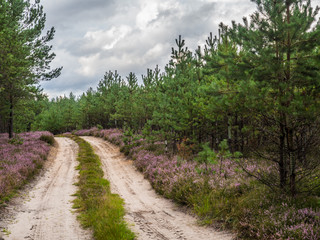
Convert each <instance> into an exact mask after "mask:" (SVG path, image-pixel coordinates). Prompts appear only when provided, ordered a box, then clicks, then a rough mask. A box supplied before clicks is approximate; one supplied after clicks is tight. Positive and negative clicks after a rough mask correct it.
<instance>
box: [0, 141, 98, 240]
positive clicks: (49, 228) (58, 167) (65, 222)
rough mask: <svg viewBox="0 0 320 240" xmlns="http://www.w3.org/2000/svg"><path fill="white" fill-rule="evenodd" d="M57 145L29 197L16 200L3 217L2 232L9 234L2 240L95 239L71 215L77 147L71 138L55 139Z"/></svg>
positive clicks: (74, 190)
mask: <svg viewBox="0 0 320 240" xmlns="http://www.w3.org/2000/svg"><path fill="white" fill-rule="evenodd" d="M56 142H57V143H58V147H57V148H56V149H54V150H53V151H52V152H51V156H49V158H48V161H47V162H46V164H45V167H44V171H43V172H42V174H41V175H40V176H39V177H38V178H37V179H36V180H35V181H34V182H33V183H31V184H30V185H29V186H27V187H26V188H27V193H25V194H23V195H22V196H20V197H18V198H15V199H13V201H12V203H11V204H9V206H8V207H7V208H6V209H5V213H2V216H0V229H1V230H3V229H5V233H7V234H8V233H10V234H9V235H4V236H2V237H3V238H4V239H10V240H23V239H29V240H51V239H52V240H53V239H54V240H60V239H61V240H62V239H63V240H72V239H80V240H85V239H91V238H92V237H91V234H90V233H89V232H88V231H85V230H83V229H81V227H80V225H79V223H78V221H77V220H76V214H75V213H73V212H72V203H71V201H72V200H73V199H74V197H72V196H71V195H72V194H74V193H75V192H76V186H74V185H73V184H74V183H75V182H76V181H77V171H76V170H75V167H76V165H77V161H76V157H77V151H78V145H77V144H76V143H75V142H73V141H72V140H70V139H68V138H56ZM28 188H29V190H28ZM4 215H5V216H6V217H3V216H4ZM0 238H1V236H0Z"/></svg>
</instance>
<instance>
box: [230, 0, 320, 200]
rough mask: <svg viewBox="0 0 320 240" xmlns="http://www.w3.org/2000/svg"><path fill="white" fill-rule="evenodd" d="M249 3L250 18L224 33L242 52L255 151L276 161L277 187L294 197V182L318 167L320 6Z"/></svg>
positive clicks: (281, 0) (288, 1) (283, 0)
mask: <svg viewBox="0 0 320 240" xmlns="http://www.w3.org/2000/svg"><path fill="white" fill-rule="evenodd" d="M254 2H255V3H256V4H257V11H256V12H255V13H254V14H252V15H251V17H250V20H251V21H249V20H248V19H247V18H244V19H243V21H244V23H243V24H236V23H235V22H233V24H232V28H231V29H229V34H230V36H231V38H232V39H234V40H235V41H236V42H237V44H238V46H239V49H241V50H242V51H243V52H244V54H243V55H242V62H241V64H239V65H238V67H239V68H240V69H242V71H243V73H244V74H246V76H247V77H246V80H244V81H243V85H242V87H241V92H242V93H243V94H244V95H245V96H246V107H247V108H248V110H249V111H251V112H253V113H254V114H255V119H257V120H256V121H255V128H256V130H257V131H258V132H259V133H258V135H259V139H260V140H263V141H264V143H263V144H262V145H263V146H265V147H264V148H263V149H261V148H259V151H258V152H257V153H258V154H259V155H260V156H261V157H263V158H266V159H269V160H271V161H273V162H276V163H277V164H278V169H279V177H278V178H279V187H280V188H281V189H282V190H288V191H289V192H290V193H291V194H292V196H294V195H295V194H296V193H297V191H298V189H297V182H300V181H301V180H302V179H303V178H306V177H307V176H308V177H309V176H312V171H313V170H314V169H315V167H318V166H319V163H318V161H314V157H315V154H316V153H315V152H314V151H317V149H318V147H317V146H318V144H319V138H318V136H317V135H318V133H319V130H318V126H319V125H318V124H319V120H320V119H319V117H320V116H319V110H318V109H319V107H320V106H319V96H320V95H319V94H320V78H319V73H320V71H319V70H320V65H319V50H318V47H319V45H320V25H319V22H318V23H317V22H316V16H317V14H318V11H319V8H318V7H317V8H316V9H312V7H311V1H310V0H308V1H304V0H255V1H254ZM260 150H262V151H260ZM298 170H299V171H298ZM268 184H269V185H270V186H275V185H276V184H275V183H274V182H272V181H270V182H269V183H268ZM304 190H305V189H304Z"/></svg>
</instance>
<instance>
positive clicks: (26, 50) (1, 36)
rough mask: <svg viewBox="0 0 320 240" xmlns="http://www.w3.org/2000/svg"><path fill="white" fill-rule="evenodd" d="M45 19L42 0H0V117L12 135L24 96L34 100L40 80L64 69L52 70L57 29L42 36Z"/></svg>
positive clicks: (38, 91)
mask: <svg viewBox="0 0 320 240" xmlns="http://www.w3.org/2000/svg"><path fill="white" fill-rule="evenodd" d="M45 21H46V15H45V13H44V12H43V7H42V6H41V5H40V0H36V1H35V2H34V3H31V2H30V1H29V0H8V1H7V0H1V1H0V93H1V95H0V103H1V107H0V118H4V120H5V122H6V124H7V126H8V133H9V137H10V138H11V137H12V136H13V120H14V110H15V109H16V107H17V106H18V105H19V104H20V102H21V101H22V100H26V99H30V98H32V99H33V100H34V99H35V97H36V96H37V95H39V94H40V92H41V90H40V89H39V87H37V84H38V83H39V81H41V80H44V81H47V80H51V79H52V78H56V77H58V76H59V75H60V72H61V69H62V68H57V69H53V70H51V71H50V63H51V61H52V60H53V59H54V58H55V54H54V53H51V49H52V46H49V45H48V43H49V42H50V41H51V40H52V39H53V37H54V33H55V29H54V28H51V29H50V30H49V31H48V32H47V33H46V35H44V36H41V33H42V31H43V29H44V27H45Z"/></svg>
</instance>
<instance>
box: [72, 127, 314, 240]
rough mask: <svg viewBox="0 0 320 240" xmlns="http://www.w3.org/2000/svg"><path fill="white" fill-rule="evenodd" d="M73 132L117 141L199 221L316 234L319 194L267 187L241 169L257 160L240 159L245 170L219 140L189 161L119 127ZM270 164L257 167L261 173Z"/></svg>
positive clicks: (272, 235)
mask: <svg viewBox="0 0 320 240" xmlns="http://www.w3.org/2000/svg"><path fill="white" fill-rule="evenodd" d="M75 134H77V135H92V136H96V137H101V138H103V139H105V140H108V141H110V142H112V143H114V144H117V145H118V146H119V147H120V149H121V150H122V152H123V153H124V154H126V155H128V157H130V158H132V159H133V160H134V165H135V166H136V167H137V169H138V170H140V171H141V172H143V174H144V176H145V178H147V179H148V180H149V181H150V183H151V185H152V186H153V188H154V189H155V190H156V191H157V192H158V193H160V194H162V195H164V196H165V197H167V198H171V199H173V200H175V201H176V202H178V203H181V204H185V205H188V206H189V207H191V208H192V209H193V210H194V212H195V213H196V214H197V215H198V216H199V217H200V218H201V219H202V222H203V223H204V224H209V225H211V224H214V225H215V226H216V227H219V226H220V227H222V228H228V229H232V230H235V231H237V233H238V238H239V239H262V240H265V239H279V240H280V239H281V240H282V239H286V240H300V239H301V240H302V239H303V240H318V239H320V211H319V208H320V196H319V195H314V196H310V195H301V196H300V197H297V198H295V199H292V198H290V197H289V196H286V195H285V194H283V193H281V192H278V191H271V190H270V189H269V188H268V187H266V185H263V184H262V183H260V182H259V181H257V180H256V179H254V178H252V177H250V176H248V175H247V174H246V172H254V171H260V167H261V166H258V165H257V164H256V163H254V162H253V163H252V162H251V161H248V162H247V163H246V160H244V159H242V160H241V161H242V163H246V165H244V166H245V167H246V169H245V170H246V172H245V171H244V170H243V169H242V168H241V167H240V166H239V165H238V163H237V160H236V156H231V155H230V154H229V153H228V151H227V150H226V148H225V147H224V143H222V144H221V148H220V151H219V152H217V153H213V152H211V150H210V151H209V149H206V146H204V150H203V151H202V152H201V154H198V156H196V157H195V158H193V159H194V160H195V161H193V159H192V158H191V160H188V159H186V157H183V156H185V155H186V154H184V155H183V154H182V155H181V154H180V155H179V156H173V157H172V156H168V155H167V154H166V153H165V152H166V149H165V142H164V141H159V140H157V141H156V140H153V141H150V139H146V138H144V137H143V136H142V135H132V136H129V137H128V136H126V135H125V134H124V133H123V132H122V131H121V130H119V129H108V130H99V129H96V128H92V129H89V130H81V131H78V132H76V133H75ZM180 148H181V146H180ZM185 152H186V151H183V153H185ZM262 167H264V166H262ZM272 170H273V168H271V167H265V168H264V169H263V171H264V172H267V173H269V172H270V173H272ZM217 225H218V226H217Z"/></svg>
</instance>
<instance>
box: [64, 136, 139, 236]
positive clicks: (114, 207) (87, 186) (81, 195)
mask: <svg viewBox="0 0 320 240" xmlns="http://www.w3.org/2000/svg"><path fill="white" fill-rule="evenodd" d="M64 136H67V137H69V138H71V139H73V140H74V141H75V142H76V143H77V144H78V145H79V154H78V161H79V165H78V167H77V169H78V170H79V174H80V176H79V182H78V183H77V186H78V189H79V190H78V192H77V193H76V194H75V195H76V197H77V198H76V199H75V200H74V208H75V209H77V211H78V212H79V213H80V215H79V217H78V218H79V220H80V222H81V224H82V225H83V226H84V227H86V228H91V229H92V230H93V236H94V239H96V240H105V239H108V240H112V239H114V240H120V239H134V238H135V235H134V233H133V232H131V231H130V229H129V228H128V226H127V224H126V222H125V221H124V220H123V217H124V214H125V210H124V207H123V200H122V199H121V198H120V197H119V195H117V194H112V193H111V191H110V186H109V182H108V181H107V180H106V179H104V178H103V171H102V169H101V162H100V159H99V157H98V156H97V155H96V154H94V151H93V149H92V147H91V146H90V144H89V143H87V142H86V141H84V140H83V139H81V138H79V137H77V136H74V135H64Z"/></svg>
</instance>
